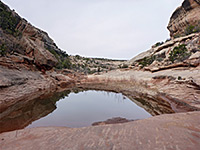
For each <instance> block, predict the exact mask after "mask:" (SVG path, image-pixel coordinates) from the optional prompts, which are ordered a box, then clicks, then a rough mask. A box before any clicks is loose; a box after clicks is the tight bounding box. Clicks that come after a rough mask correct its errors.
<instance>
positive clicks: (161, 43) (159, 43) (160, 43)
mask: <svg viewBox="0 0 200 150" xmlns="http://www.w3.org/2000/svg"><path fill="white" fill-rule="evenodd" d="M163 44H164V42H157V43H156V44H155V47H158V46H160V45H163Z"/></svg>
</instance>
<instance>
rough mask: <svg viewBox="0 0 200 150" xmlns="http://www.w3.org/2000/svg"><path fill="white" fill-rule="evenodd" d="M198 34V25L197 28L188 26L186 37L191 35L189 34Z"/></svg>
mask: <svg viewBox="0 0 200 150" xmlns="http://www.w3.org/2000/svg"><path fill="white" fill-rule="evenodd" d="M196 32H200V25H196V26H193V25H188V26H187V27H186V29H185V34H186V35H189V34H192V33H196Z"/></svg>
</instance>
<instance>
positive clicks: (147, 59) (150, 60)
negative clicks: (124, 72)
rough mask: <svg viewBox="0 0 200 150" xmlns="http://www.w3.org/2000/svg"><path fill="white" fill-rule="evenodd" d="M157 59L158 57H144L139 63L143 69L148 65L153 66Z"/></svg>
mask: <svg viewBox="0 0 200 150" xmlns="http://www.w3.org/2000/svg"><path fill="white" fill-rule="evenodd" d="M155 59H156V56H150V57H144V58H143V59H142V60H140V61H139V65H141V66H142V68H143V67H145V66H147V65H151V64H152V63H153V62H154V60H155Z"/></svg>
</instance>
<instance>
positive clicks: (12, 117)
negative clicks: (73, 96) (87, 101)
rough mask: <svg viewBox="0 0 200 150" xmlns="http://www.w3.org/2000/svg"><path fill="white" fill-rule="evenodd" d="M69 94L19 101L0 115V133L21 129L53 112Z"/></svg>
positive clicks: (67, 92)
mask: <svg viewBox="0 0 200 150" xmlns="http://www.w3.org/2000/svg"><path fill="white" fill-rule="evenodd" d="M69 93H70V91H65V92H62V93H56V94H55V95H53V96H51V97H50V98H45V97H44V98H41V99H35V100H32V101H20V102H18V103H16V104H14V105H13V106H11V107H9V108H8V109H7V110H5V111H4V112H2V113H0V133H2V132H7V131H13V130H17V129H23V128H25V127H26V126H28V125H29V124H31V123H32V122H33V121H35V120H38V119H40V118H42V117H44V116H46V115H48V114H49V113H51V112H53V111H54V110H55V109H56V108H57V107H56V102H57V101H58V100H60V98H64V97H65V96H67V95H68V94H69Z"/></svg>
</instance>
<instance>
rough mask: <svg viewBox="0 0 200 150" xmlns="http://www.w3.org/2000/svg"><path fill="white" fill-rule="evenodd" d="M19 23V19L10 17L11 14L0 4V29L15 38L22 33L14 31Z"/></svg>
mask: <svg viewBox="0 0 200 150" xmlns="http://www.w3.org/2000/svg"><path fill="white" fill-rule="evenodd" d="M18 23H19V19H17V18H16V17H15V16H13V15H12V12H10V11H8V10H7V8H6V6H5V5H4V4H3V3H2V2H0V27H1V28H2V29H3V30H4V31H5V32H6V33H8V34H12V35H13V36H15V37H17V36H20V35H21V34H22V33H21V32H19V31H18V30H16V27H17V25H18Z"/></svg>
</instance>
